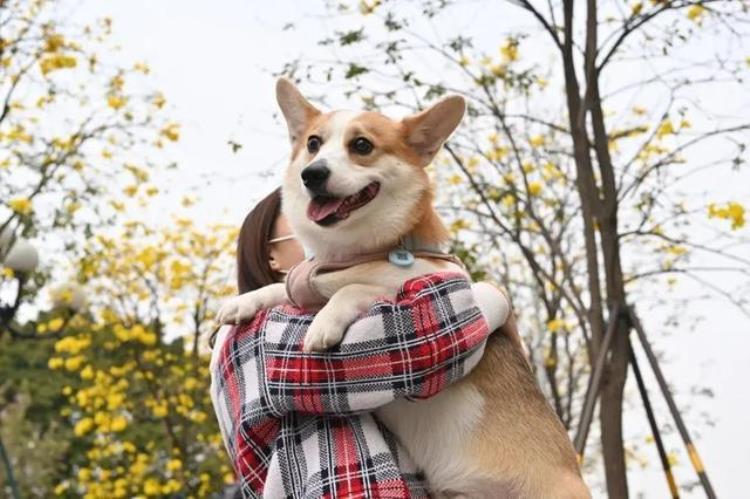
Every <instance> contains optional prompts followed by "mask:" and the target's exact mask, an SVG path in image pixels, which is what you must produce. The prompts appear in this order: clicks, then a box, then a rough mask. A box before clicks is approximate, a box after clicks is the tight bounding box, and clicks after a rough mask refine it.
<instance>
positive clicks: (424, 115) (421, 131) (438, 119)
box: [401, 95, 466, 166]
mask: <svg viewBox="0 0 750 499" xmlns="http://www.w3.org/2000/svg"><path fill="white" fill-rule="evenodd" d="M465 111H466V101H465V100H464V98H463V97H461V96H458V95H451V96H450V97H446V98H444V99H441V100H439V101H438V102H436V103H435V104H433V105H432V106H430V107H428V108H427V109H425V110H424V111H421V112H419V113H417V114H414V115H412V116H408V117H406V118H404V119H403V120H402V121H401V124H402V127H403V133H404V138H405V139H406V144H407V145H408V146H409V147H411V148H412V149H413V150H414V151H415V152H416V153H417V155H418V156H419V158H420V159H421V163H422V165H421V166H427V165H428V164H430V161H432V158H434V157H435V155H436V154H437V152H438V151H439V150H440V148H441V147H442V146H443V143H444V142H445V141H446V140H448V137H450V135H451V134H452V133H453V131H454V130H455V129H456V127H458V124H459V123H460V122H461V118H463V117H464V112H465Z"/></svg>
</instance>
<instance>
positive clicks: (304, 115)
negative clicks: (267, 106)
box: [276, 78, 320, 143]
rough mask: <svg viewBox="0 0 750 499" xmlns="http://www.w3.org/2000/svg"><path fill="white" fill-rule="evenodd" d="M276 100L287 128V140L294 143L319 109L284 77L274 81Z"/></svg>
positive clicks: (318, 112) (317, 113)
mask: <svg viewBox="0 0 750 499" xmlns="http://www.w3.org/2000/svg"><path fill="white" fill-rule="evenodd" d="M276 100H277V101H278V103H279V107H280V108H281V113H282V114H283V115H284V119H285V120H286V125H287V127H288V128H289V140H290V141H291V142H292V143H294V142H295V141H296V140H297V139H298V138H299V136H300V135H302V133H303V132H304V131H305V130H306V129H307V127H308V125H309V124H310V121H312V119H313V118H315V117H316V116H318V115H319V114H320V111H318V109H317V108H316V107H315V106H313V105H312V104H310V102H308V100H307V99H305V97H304V96H303V95H302V93H301V92H300V91H299V90H297V87H295V86H294V83H292V82H291V81H289V80H287V79H286V78H279V80H278V81H277V82H276Z"/></svg>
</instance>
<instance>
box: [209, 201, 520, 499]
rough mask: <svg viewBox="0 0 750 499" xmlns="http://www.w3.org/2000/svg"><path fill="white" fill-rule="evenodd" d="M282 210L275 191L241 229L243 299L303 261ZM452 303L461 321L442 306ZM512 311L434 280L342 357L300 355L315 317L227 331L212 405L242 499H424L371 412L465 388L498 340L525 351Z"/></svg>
mask: <svg viewBox="0 0 750 499" xmlns="http://www.w3.org/2000/svg"><path fill="white" fill-rule="evenodd" d="M280 204H281V199H280V192H279V190H278V189H277V190H275V191H273V192H272V193H271V194H269V195H268V196H267V197H266V198H265V199H263V200H262V201H261V202H260V203H258V205H257V206H256V207H255V208H254V209H253V210H252V211H251V212H250V213H249V214H248V216H247V217H246V219H245V221H244V223H243V225H242V230H241V231H240V236H239V239H238V246H237V274H238V276H237V278H238V289H239V292H240V294H242V293H246V292H248V291H252V290H254V289H258V288H260V287H263V286H266V285H268V284H272V283H274V282H280V281H282V280H283V279H284V277H285V275H286V273H287V272H288V271H289V269H290V268H291V267H293V266H294V265H296V264H298V263H300V262H301V261H302V260H303V259H304V249H303V248H302V246H301V244H300V243H299V242H298V241H297V240H296V238H295V237H294V235H293V234H292V233H291V231H290V229H289V226H288V224H287V223H286V220H285V219H284V217H283V215H282V214H281V212H280ZM437 289H439V290H440V293H435V292H434V291H435V290H437ZM469 290H470V291H471V293H467V291H469ZM446 293H447V294H448V295H450V298H451V300H452V302H453V303H457V304H458V305H457V307H456V309H455V310H452V311H448V310H447V309H446V308H445V307H441V306H437V301H438V300H440V299H443V298H445V294H446ZM439 296H440V297H442V298H439ZM509 310H510V302H509V300H508V299H507V297H506V296H505V295H504V294H503V293H501V292H500V291H498V290H497V289H495V288H494V287H492V286H490V285H488V284H483V283H479V284H474V285H471V284H470V283H469V282H467V281H466V280H465V278H463V277H457V276H451V275H440V274H435V275H429V276H426V277H422V278H418V279H414V280H412V281H410V282H408V283H407V284H405V285H404V289H402V291H401V293H400V294H399V296H398V297H397V298H396V300H392V301H384V302H379V303H376V304H373V306H372V308H371V309H370V310H369V312H368V313H367V314H365V316H364V318H361V319H360V320H358V321H357V322H355V323H354V324H353V325H352V326H351V327H350V329H349V332H348V333H347V335H354V336H356V337H357V338H358V340H357V341H356V342H353V343H349V344H347V345H346V348H345V349H344V348H341V349H338V350H336V349H334V350H332V351H330V352H326V353H322V354H321V353H307V352H303V351H302V349H301V347H300V345H301V342H302V339H303V338H304V333H305V331H306V327H307V326H309V324H310V321H311V318H312V316H311V315H309V314H305V313H304V312H303V311H300V310H296V309H292V308H291V307H287V306H284V307H277V308H276V309H273V310H271V311H263V312H261V313H259V314H258V315H257V316H256V317H255V318H254V319H253V320H252V321H251V322H249V323H247V324H243V325H236V326H232V327H229V326H225V327H224V328H222V329H221V330H220V331H219V333H218V335H216V337H215V338H212V339H211V342H212V345H213V352H212V358H211V375H212V383H211V385H212V386H211V396H212V400H213V403H214V408H215V410H216V413H217V418H218V420H219V424H220V427H221V430H222V435H223V437H224V441H225V445H226V447H227V451H228V453H229V455H230V457H231V459H232V464H233V466H234V469H235V472H236V474H237V475H238V479H239V482H240V490H241V493H242V495H243V496H244V497H264V498H266V497H429V495H430V491H429V490H428V489H427V485H426V483H425V481H424V478H423V476H422V475H421V474H420V471H419V470H417V469H415V467H414V465H413V463H412V462H411V459H410V457H409V456H408V455H407V454H406V453H405V452H404V451H403V449H402V448H401V447H400V445H399V442H398V441H396V439H395V438H394V436H393V435H392V434H391V433H390V432H389V431H388V429H387V428H386V427H385V426H384V425H383V424H381V423H380V421H378V419H377V418H376V417H375V416H374V415H373V414H372V411H373V410H374V409H376V408H378V407H380V406H382V405H385V404H387V403H389V402H391V401H393V400H395V399H396V398H400V397H411V398H415V399H419V398H426V397H430V396H432V395H435V394H436V393H437V392H438V391H440V390H441V389H442V388H444V387H445V386H447V385H448V384H450V383H452V382H455V381H458V380H459V379H461V378H462V377H463V376H465V375H466V374H468V372H469V371H470V370H471V368H472V367H473V366H474V365H475V364H476V363H477V362H478V360H479V358H480V357H481V354H482V349H483V344H484V340H485V339H486V338H487V336H488V334H489V333H490V332H491V331H492V330H494V329H497V328H499V329H500V332H501V333H502V334H506V335H508V337H510V338H512V339H513V341H514V342H515V343H516V344H517V345H518V346H519V348H522V346H521V345H522V342H521V340H520V337H519V335H518V331H517V328H516V324H515V321H514V320H513V317H512V314H510V313H509ZM426 317H430V319H429V320H428V319H426ZM394 325H396V326H397V327H394ZM496 334H497V333H496Z"/></svg>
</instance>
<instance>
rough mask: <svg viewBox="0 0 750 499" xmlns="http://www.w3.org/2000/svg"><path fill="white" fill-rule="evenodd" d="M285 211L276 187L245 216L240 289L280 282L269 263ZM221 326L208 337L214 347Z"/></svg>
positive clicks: (239, 264) (239, 244) (239, 247)
mask: <svg viewBox="0 0 750 499" xmlns="http://www.w3.org/2000/svg"><path fill="white" fill-rule="evenodd" d="M279 213H281V188H276V189H274V190H273V191H272V192H271V193H270V194H269V195H268V196H266V197H265V198H263V199H262V200H261V201H260V202H259V203H258V204H256V205H255V207H254V208H253V209H252V210H250V213H248V214H247V216H246V217H245V221H244V222H242V228H241V229H240V235H239V237H238V238H237V291H238V292H239V294H243V293H247V292H248V291H254V290H256V289H259V288H262V287H263V286H268V285H269V284H273V283H275V282H278V278H277V277H278V276H277V275H276V274H275V272H274V271H273V269H271V266H270V265H269V264H268V260H269V256H270V255H269V251H270V247H269V244H268V240H269V239H271V235H272V233H273V226H274V223H276V219H277V218H279ZM218 332H219V329H218V328H217V329H216V330H215V331H214V332H213V334H211V337H210V338H209V339H208V344H209V345H210V346H211V348H213V346H214V342H215V341H216V333H218Z"/></svg>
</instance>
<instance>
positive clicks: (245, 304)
mask: <svg viewBox="0 0 750 499" xmlns="http://www.w3.org/2000/svg"><path fill="white" fill-rule="evenodd" d="M287 302H288V299H287V296H286V286H285V285H284V284H283V283H276V284H270V285H268V286H264V287H262V288H260V289H256V290H255V291H250V292H249V293H244V294H241V295H239V296H233V297H231V298H227V299H226V300H225V301H224V303H223V304H222V306H221V308H220V309H219V313H218V314H217V316H216V320H217V321H219V323H221V324H240V323H242V322H245V321H248V320H250V319H252V318H253V317H254V316H255V314H257V313H258V310H261V309H264V308H271V307H275V306H276V305H281V304H283V303H287Z"/></svg>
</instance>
